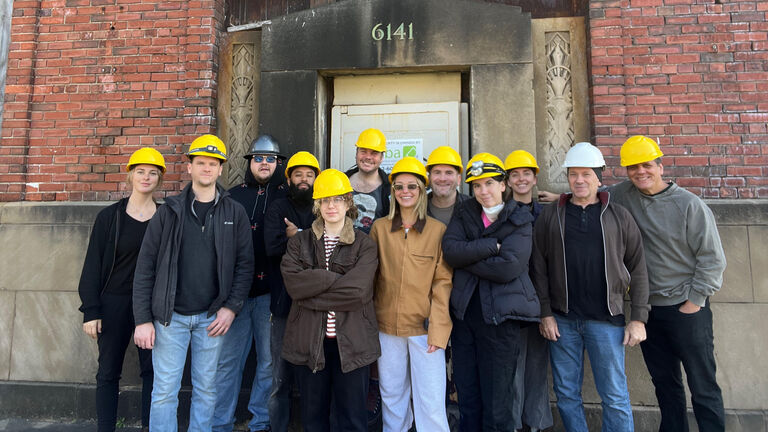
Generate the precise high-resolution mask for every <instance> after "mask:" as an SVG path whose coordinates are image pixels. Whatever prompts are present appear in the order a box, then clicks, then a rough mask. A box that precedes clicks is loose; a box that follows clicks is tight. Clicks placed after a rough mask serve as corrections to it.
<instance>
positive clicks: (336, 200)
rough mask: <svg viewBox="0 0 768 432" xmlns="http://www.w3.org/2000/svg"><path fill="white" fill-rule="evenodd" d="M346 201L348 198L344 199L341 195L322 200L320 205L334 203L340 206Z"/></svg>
mask: <svg viewBox="0 0 768 432" xmlns="http://www.w3.org/2000/svg"><path fill="white" fill-rule="evenodd" d="M345 201H346V198H344V197H343V196H341V195H337V196H332V197H327V198H320V204H326V205H327V204H330V203H334V204H337V205H338V204H341V203H343V202H345Z"/></svg>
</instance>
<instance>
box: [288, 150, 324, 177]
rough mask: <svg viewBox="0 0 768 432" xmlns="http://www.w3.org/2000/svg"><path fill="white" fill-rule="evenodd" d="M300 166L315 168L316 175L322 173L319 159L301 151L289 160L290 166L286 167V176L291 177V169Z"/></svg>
mask: <svg viewBox="0 0 768 432" xmlns="http://www.w3.org/2000/svg"><path fill="white" fill-rule="evenodd" d="M298 166H306V167H310V168H314V170H315V175H317V174H318V173H320V163H319V162H318V161H317V158H316V157H315V156H314V155H313V154H312V153H310V152H305V151H300V152H297V153H296V154H295V155H293V156H291V158H290V159H288V164H287V165H286V166H285V176H286V177H290V176H291V168H293V167H298Z"/></svg>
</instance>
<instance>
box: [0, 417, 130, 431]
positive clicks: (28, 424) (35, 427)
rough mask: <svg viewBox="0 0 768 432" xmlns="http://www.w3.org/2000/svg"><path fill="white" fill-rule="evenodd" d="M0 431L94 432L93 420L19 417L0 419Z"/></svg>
mask: <svg viewBox="0 0 768 432" xmlns="http://www.w3.org/2000/svg"><path fill="white" fill-rule="evenodd" d="M140 429H141V428H139V427H124V428H120V429H118V430H117V431H118V432H139V430H140ZM0 431H2V432H26V431H43V432H96V422H95V421H73V422H54V421H41V420H25V419H20V418H12V419H3V420H0Z"/></svg>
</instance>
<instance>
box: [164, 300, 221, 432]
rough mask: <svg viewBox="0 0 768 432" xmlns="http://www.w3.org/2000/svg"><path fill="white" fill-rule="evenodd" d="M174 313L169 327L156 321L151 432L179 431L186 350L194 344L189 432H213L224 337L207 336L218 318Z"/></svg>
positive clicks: (192, 347) (203, 314)
mask: <svg viewBox="0 0 768 432" xmlns="http://www.w3.org/2000/svg"><path fill="white" fill-rule="evenodd" d="M206 315H208V313H207V312H203V313H200V314H197V315H181V314H177V313H174V314H173V317H172V318H171V323H170V324H168V326H167V327H166V326H164V325H162V324H161V323H160V322H159V321H155V347H154V348H153V349H152V366H153V367H154V369H155V380H154V387H153V389H152V409H151V411H150V415H149V430H150V431H151V432H176V430H177V429H178V420H177V413H176V410H177V408H178V406H179V389H180V388H181V376H182V374H183V373H184V363H185V362H186V360H187V349H190V345H191V351H192V352H191V354H192V356H191V357H192V360H191V362H192V363H191V368H190V369H191V375H192V404H191V406H190V409H189V429H188V431H189V432H193V431H194V432H198V431H199V432H207V431H210V430H211V424H212V420H213V407H214V405H215V404H216V385H215V381H216V364H217V363H218V361H219V353H220V352H221V346H222V340H223V339H222V338H221V337H210V336H208V331H207V330H206V327H208V326H209V325H210V324H211V323H212V322H213V321H214V320H215V319H216V315H212V316H211V317H206Z"/></svg>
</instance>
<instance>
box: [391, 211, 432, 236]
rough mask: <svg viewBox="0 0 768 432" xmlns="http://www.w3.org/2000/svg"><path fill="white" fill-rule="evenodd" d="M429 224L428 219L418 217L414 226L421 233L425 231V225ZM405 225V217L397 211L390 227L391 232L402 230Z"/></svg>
mask: <svg viewBox="0 0 768 432" xmlns="http://www.w3.org/2000/svg"><path fill="white" fill-rule="evenodd" d="M426 224H427V220H426V219H418V220H417V221H416V223H415V224H413V228H414V229H415V230H416V231H418V232H419V233H421V232H422V231H424V225H426ZM402 226H403V219H402V218H401V217H400V212H399V211H397V212H395V217H393V218H392V227H391V228H390V232H395V231H400V228H402Z"/></svg>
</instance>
